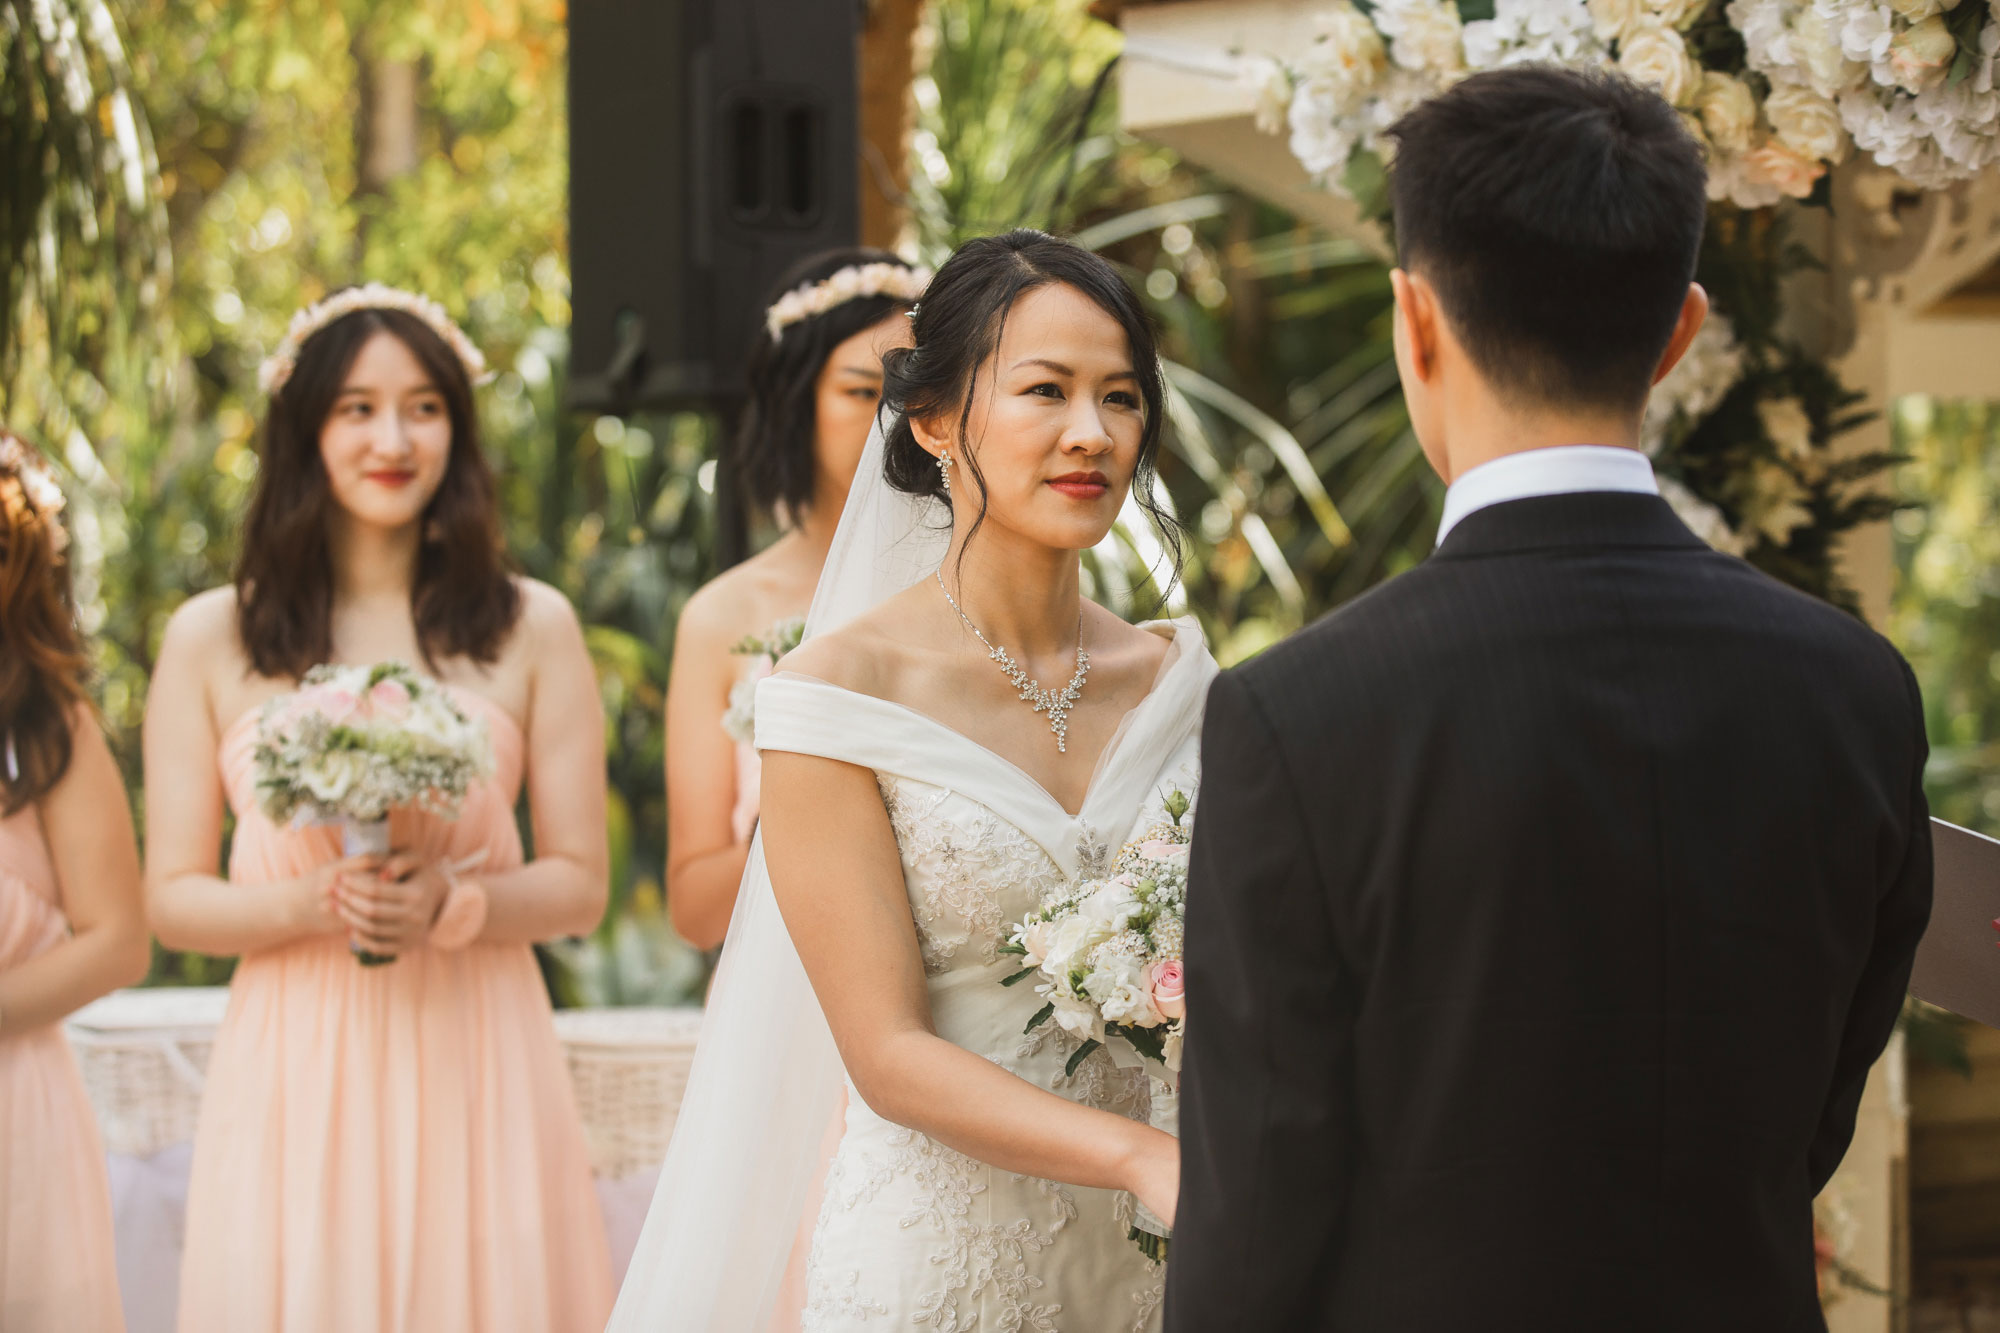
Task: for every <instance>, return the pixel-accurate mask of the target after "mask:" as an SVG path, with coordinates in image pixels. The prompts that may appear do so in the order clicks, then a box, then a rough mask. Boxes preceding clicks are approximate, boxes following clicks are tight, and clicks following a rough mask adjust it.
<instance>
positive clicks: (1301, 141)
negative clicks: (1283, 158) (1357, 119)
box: [1290, 79, 1355, 176]
mask: <svg viewBox="0 0 2000 1333" xmlns="http://www.w3.org/2000/svg"><path fill="white" fill-rule="evenodd" d="M1290 114H1291V125H1292V135H1291V150H1292V156H1293V157H1296V158H1297V159H1298V160H1299V163H1300V165H1302V166H1304V167H1305V169H1306V170H1307V171H1309V172H1311V173H1312V174H1313V175H1315V176H1320V175H1325V174H1326V173H1328V172H1337V171H1339V170H1340V169H1341V168H1343V167H1345V166H1346V165H1347V159H1348V158H1350V157H1352V156H1353V155H1354V140H1355V130H1354V129H1353V127H1351V126H1350V125H1349V123H1348V120H1347V117H1348V116H1349V112H1348V110H1347V108H1346V107H1345V106H1344V105H1343V104H1342V102H1341V99H1340V92H1339V89H1338V88H1337V87H1336V86H1335V85H1333V84H1332V83H1330V82H1328V81H1325V80H1321V79H1305V80H1302V81H1301V82H1300V83H1299V85H1298V87H1297V88H1296V89H1295V90H1294V91H1293V94H1292V109H1291V113H1290Z"/></svg>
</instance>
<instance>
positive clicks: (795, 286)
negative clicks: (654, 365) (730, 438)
mask: <svg viewBox="0 0 2000 1333" xmlns="http://www.w3.org/2000/svg"><path fill="white" fill-rule="evenodd" d="M929 281H930V274H929V272H928V271H927V270H923V269H919V268H915V267H912V266H911V265H908V264H905V263H904V262H903V261H902V260H900V259H898V258H896V256H894V255H893V254H890V253H889V252H888V251H886V250H870V249H844V250H829V251H826V252H824V253H822V254H818V255H814V256H812V257H811V258H809V259H806V260H804V261H803V262H801V263H800V264H799V265H798V266H797V267H796V268H794V269H793V270H792V271H791V272H790V273H788V274H786V275H785V277H784V279H782V280H781V281H780V282H779V284H778V287H777V291H776V293H775V294H774V300H773V302H772V304H771V306H770V307H769V309H768V310H767V311H766V312H765V333H764V334H763V335H761V336H759V337H758V339H757V342H756V345H755V346H754V347H753V348H752V349H751V352H750V359H749V366H748V375H749V381H750V393H749V403H748V406H747V407H746V409H745V410H744V413H743V420H742V425H741V427H740V429H739V430H738V432H737V437H736V451H735V458H734V460H733V461H734V466H735V469H736V475H737V476H738V477H740V478H741V479H742V482H743V485H744V487H745V489H746V491H747V492H748V494H749V497H750V500H751V502H752V503H753V504H755V505H756V506H757V508H758V509H759V510H761V511H763V512H766V513H769V514H772V515H773V516H775V517H776V519H777V521H778V522H779V524H780V525H781V526H782V527H783V528H784V530H785V531H784V535H783V536H781V537H780V538H779V539H778V540H777V541H775V542H773V543H772V544H771V545H770V546H769V547H768V548H766V549H765V550H764V551H763V552H761V553H759V554H758V555H755V556H753V557H751V558H750V559H749V560H746V561H744V562H743V563H742V564H740V565H737V566H736V567H735V568H733V569H730V570H728V571H727V572H725V573H723V574H720V575H718V576H717V577H716V578H715V579H714V580H712V581H711V582H709V583H708V584H706V585H705V586H704V587H702V588H701V589H700V590H699V591H697V592H696V593H695V594H694V596H692V597H690V598H689V599H688V602H687V605H686V607H684V608H683V609H682V611H681V619H680V627H679V629H678V630H677V631H676V632H675V635H674V660H673V669H672V673H671V675H670V677H669V682H668V686H667V736H666V751H667V906H668V910H669V911H670V912H671V914H672V917H673V923H674V929H675V930H677V931H678V932H679V933H680V935H681V938H683V939H685V940H686V941H687V942H688V943H690V944H692V945H694V946H695V947H696V948H700V949H713V948H715V947H716V946H717V945H719V944H721V943H722V936H723V934H724V932H725V931H727V930H728V928H729V913H730V911H731V909H732V908H734V907H735V905H736V887H737V883H738V881H740V880H741V879H742V878H743V863H744V861H745V860H746V859H747V858H748V857H749V854H750V834H751V832H752V830H753V829H754V828H755V827H756V823H757V768H758V765H757V751H756V750H755V748H754V747H752V746H751V744H750V731H749V726H750V709H749V698H750V689H751V687H752V686H754V685H755V683H756V679H757V678H758V677H760V676H762V675H764V674H767V673H768V672H769V671H770V667H771V663H772V661H773V660H775V658H776V657H777V656H781V655H782V654H783V651H784V650H785V649H787V648H789V647H791V646H792V644H793V643H795V642H796V639H797V630H798V622H799V621H800V620H802V618H803V617H804V616H805V613H806V608H807V607H808V606H809V605H810V604H811V603H812V596H813V589H814V587H815V586H817V585H818V583H819V570H820V566H821V565H822V564H824V563H825V561H826V552H827V548H828V547H830V546H831V545H832V544H833V532H834V529H835V528H836V527H837V526H839V523H840V510H841V506H842V505H844V504H845V503H846V502H847V488H848V485H849V484H850V483H851V482H852V481H853V480H854V469H855V466H856V464H858V463H859V462H860V461H861V450H862V447H863V446H864V445H866V444H867V443H868V430H869V427H870V426H872V425H873V424H874V422H875V409H876V407H877V406H878V405H879V404H880V403H881V401H882V353H883V352H885V351H887V350H888V349H889V348H891V347H897V346H901V345H903V344H906V343H907V342H908V341H909V337H910V333H909V323H910V322H909V320H908V319H907V318H905V316H906V315H907V314H908V313H909V310H910V308H911V306H912V304H913V303H914V302H915V301H916V299H917V297H918V296H920V295H921V294H922V293H923V289H924V285H925V284H926V283H927V282H929ZM787 632H789V634H790V640H789V641H786V635H787ZM757 644H768V645H770V649H771V651H769V652H765V651H761V650H759V649H758V648H757V647H755V646H754V645H757ZM746 649H748V650H749V651H747V652H746V651H745V650H746Z"/></svg>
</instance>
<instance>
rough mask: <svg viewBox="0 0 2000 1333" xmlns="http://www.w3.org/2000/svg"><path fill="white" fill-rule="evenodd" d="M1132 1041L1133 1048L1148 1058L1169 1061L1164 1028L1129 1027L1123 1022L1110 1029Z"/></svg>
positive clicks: (1160, 1061)
mask: <svg viewBox="0 0 2000 1333" xmlns="http://www.w3.org/2000/svg"><path fill="white" fill-rule="evenodd" d="M1109 1030H1110V1031H1112V1032H1115V1033H1117V1034H1118V1035H1119V1036H1121V1037H1123V1038H1124V1039H1125V1040H1127V1041H1129V1042H1131V1043H1132V1049H1133V1050H1135V1051H1137V1052H1138V1053H1139V1054H1140V1055H1143V1056H1145V1057H1146V1058H1147V1059H1148V1060H1153V1061H1156V1062H1158V1063H1160V1064H1165V1063H1166V1062H1167V1040H1166V1034H1165V1029H1163V1028H1156V1027H1154V1028H1136V1027H1127V1026H1125V1025H1124V1024H1123V1023H1120V1024H1117V1025H1115V1026H1113V1027H1112V1028H1110V1029H1109Z"/></svg>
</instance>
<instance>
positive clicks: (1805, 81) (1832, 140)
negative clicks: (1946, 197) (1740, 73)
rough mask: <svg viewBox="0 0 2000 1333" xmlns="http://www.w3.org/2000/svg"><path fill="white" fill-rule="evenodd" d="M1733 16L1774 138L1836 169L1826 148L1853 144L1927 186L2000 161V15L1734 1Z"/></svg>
mask: <svg viewBox="0 0 2000 1333" xmlns="http://www.w3.org/2000/svg"><path fill="white" fill-rule="evenodd" d="M1728 14H1729V19H1730V22H1731V23H1732V24H1733V25H1734V26H1735V27H1736V29H1737V30H1738V31H1739V32H1741V33H1742V34H1743V40H1744V47H1745V54H1746V60H1747V62H1748V65H1749V68H1750V69H1752V70H1754V71H1756V72H1757V73H1758V74H1761V75H1762V76H1764V78H1765V79H1766V80H1767V81H1768V82H1769V85H1770V90H1771V91H1770V93H1769V95H1768V97H1767V99H1766V103H1765V105H1766V111H1767V114H1768V116H1769V118H1770V121H1771V124H1772V127H1773V130H1774V132H1775V133H1776V135H1777V136H1778V138H1779V139H1780V140H1782V141H1785V142H1787V143H1789V145H1790V146H1792V147H1793V148H1795V149H1797V150H1798V151H1799V152H1800V153H1801V154H1802V155H1816V156H1817V157H1819V158H1820V159H1821V160H1822V161H1825V162H1837V161H1839V156H1838V153H1837V151H1836V152H1827V151H1825V149H1826V148H1827V147H1828V146H1829V144H1837V143H1839V142H1840V140H1841V139H1842V138H1843V137H1851V138H1852V140H1853V142H1854V144H1855V145H1856V146H1858V147H1859V148H1861V149H1862V150H1863V151H1864V152H1867V153H1869V154H1870V155H1871V156H1873V157H1874V159H1875V161H1876V162H1877V163H1879V164H1880V165H1882V166H1884V167H1887V168H1889V169H1891V170H1893V171H1895V172H1897V173H1898V174H1899V175H1901V176H1902V177H1903V178H1904V179H1905V180H1907V181H1908V182H1909V183H1910V184H1912V185H1915V186H1917V187H1919V188H1921V189H1939V188H1943V187H1945V186H1948V185H1950V184H1951V183H1952V182H1954V181H1959V180H1964V179H1967V178H1968V177H1971V176H1974V175H1976V174H1978V173H1979V172H1980V171H1982V170H1984V169H1985V168H1987V167H1990V166H1992V165H1993V164H1994V163H1996V162H2000V89H1996V87H1995V86H1994V75H1995V69H1994V66H1995V58H1996V54H2000V12H1996V11H1994V10H1992V9H1991V8H1990V7H1989V6H1988V5H1987V4H1985V3H1982V0H1950V3H1946V2H1945V0H1887V2H1886V3H1885V2H1884V0H1805V2H1802V0H1731V3H1730V5H1729V9H1728ZM1773 103H1777V104H1778V106H1777V109H1775V110H1774V109H1773ZM1801 107H1809V108H1810V118H1809V119H1802V118H1801V112H1800V108H1801ZM1836 123H1837V126H1838V130H1836V129H1835V128H1834V126H1835V124H1836ZM1839 131H1844V135H1842V134H1840V133H1839ZM1841 146H1843V147H1844V144H1843V145H1841Z"/></svg>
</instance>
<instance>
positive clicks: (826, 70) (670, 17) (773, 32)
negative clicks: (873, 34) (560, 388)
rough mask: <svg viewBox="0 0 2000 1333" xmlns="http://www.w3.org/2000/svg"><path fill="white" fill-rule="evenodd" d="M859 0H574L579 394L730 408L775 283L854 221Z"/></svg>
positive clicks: (622, 407) (574, 297) (594, 404)
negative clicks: (727, 406)
mask: <svg viewBox="0 0 2000 1333" xmlns="http://www.w3.org/2000/svg"><path fill="white" fill-rule="evenodd" d="M863 3H864V0H571V3H570V6H569V58H570V66H569V125H570V129H569V138H570V187H569V191H570V309H571V329H570V336H571V345H570V356H571V364H570V379H569V386H570V389H569V392H570V402H571V404H572V405H573V406H576V407H579V408H585V409H591V410H596V411H611V412H624V411H629V410H632V409H634V408H640V407H683V406H693V405H703V404H716V403H727V401H728V400H730V399H731V398H733V397H736V396H739V395H741V393H742V391H743V357H744V352H745V350H746V349H747V347H748V346H749V340H750V338H751V337H752V335H753V334H754V333H755V331H756V330H757V329H758V328H759V327H760V326H761V324H762V322H763V314H764V301H765V299H766V297H767V295H768V294H769V290H770V287H771V284H772V283H774V282H776V281H777V279H778V277H779V275H780V274H781V273H782V272H783V271H784V270H785V269H786V268H788V267H790V266H791V265H792V264H793V263H795V262H796V261H798V260H799V259H801V258H803V257H804V256H806V255H808V254H811V253H812V252H814V251H816V250H823V249H827V248H829V247H831V246H840V245H853V244H854V243H855V240H856V236H857V232H858V229H859V225H860V218H859V212H860V204H859V199H858V190H859V171H858V168H857V166H856V163H857V162H858V160H859V151H860V150H859V142H858V128H857V107H856V99H857V89H856V86H855V57H856V49H857V43H858V40H859V35H860V23H861V19H862V5H863Z"/></svg>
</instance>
